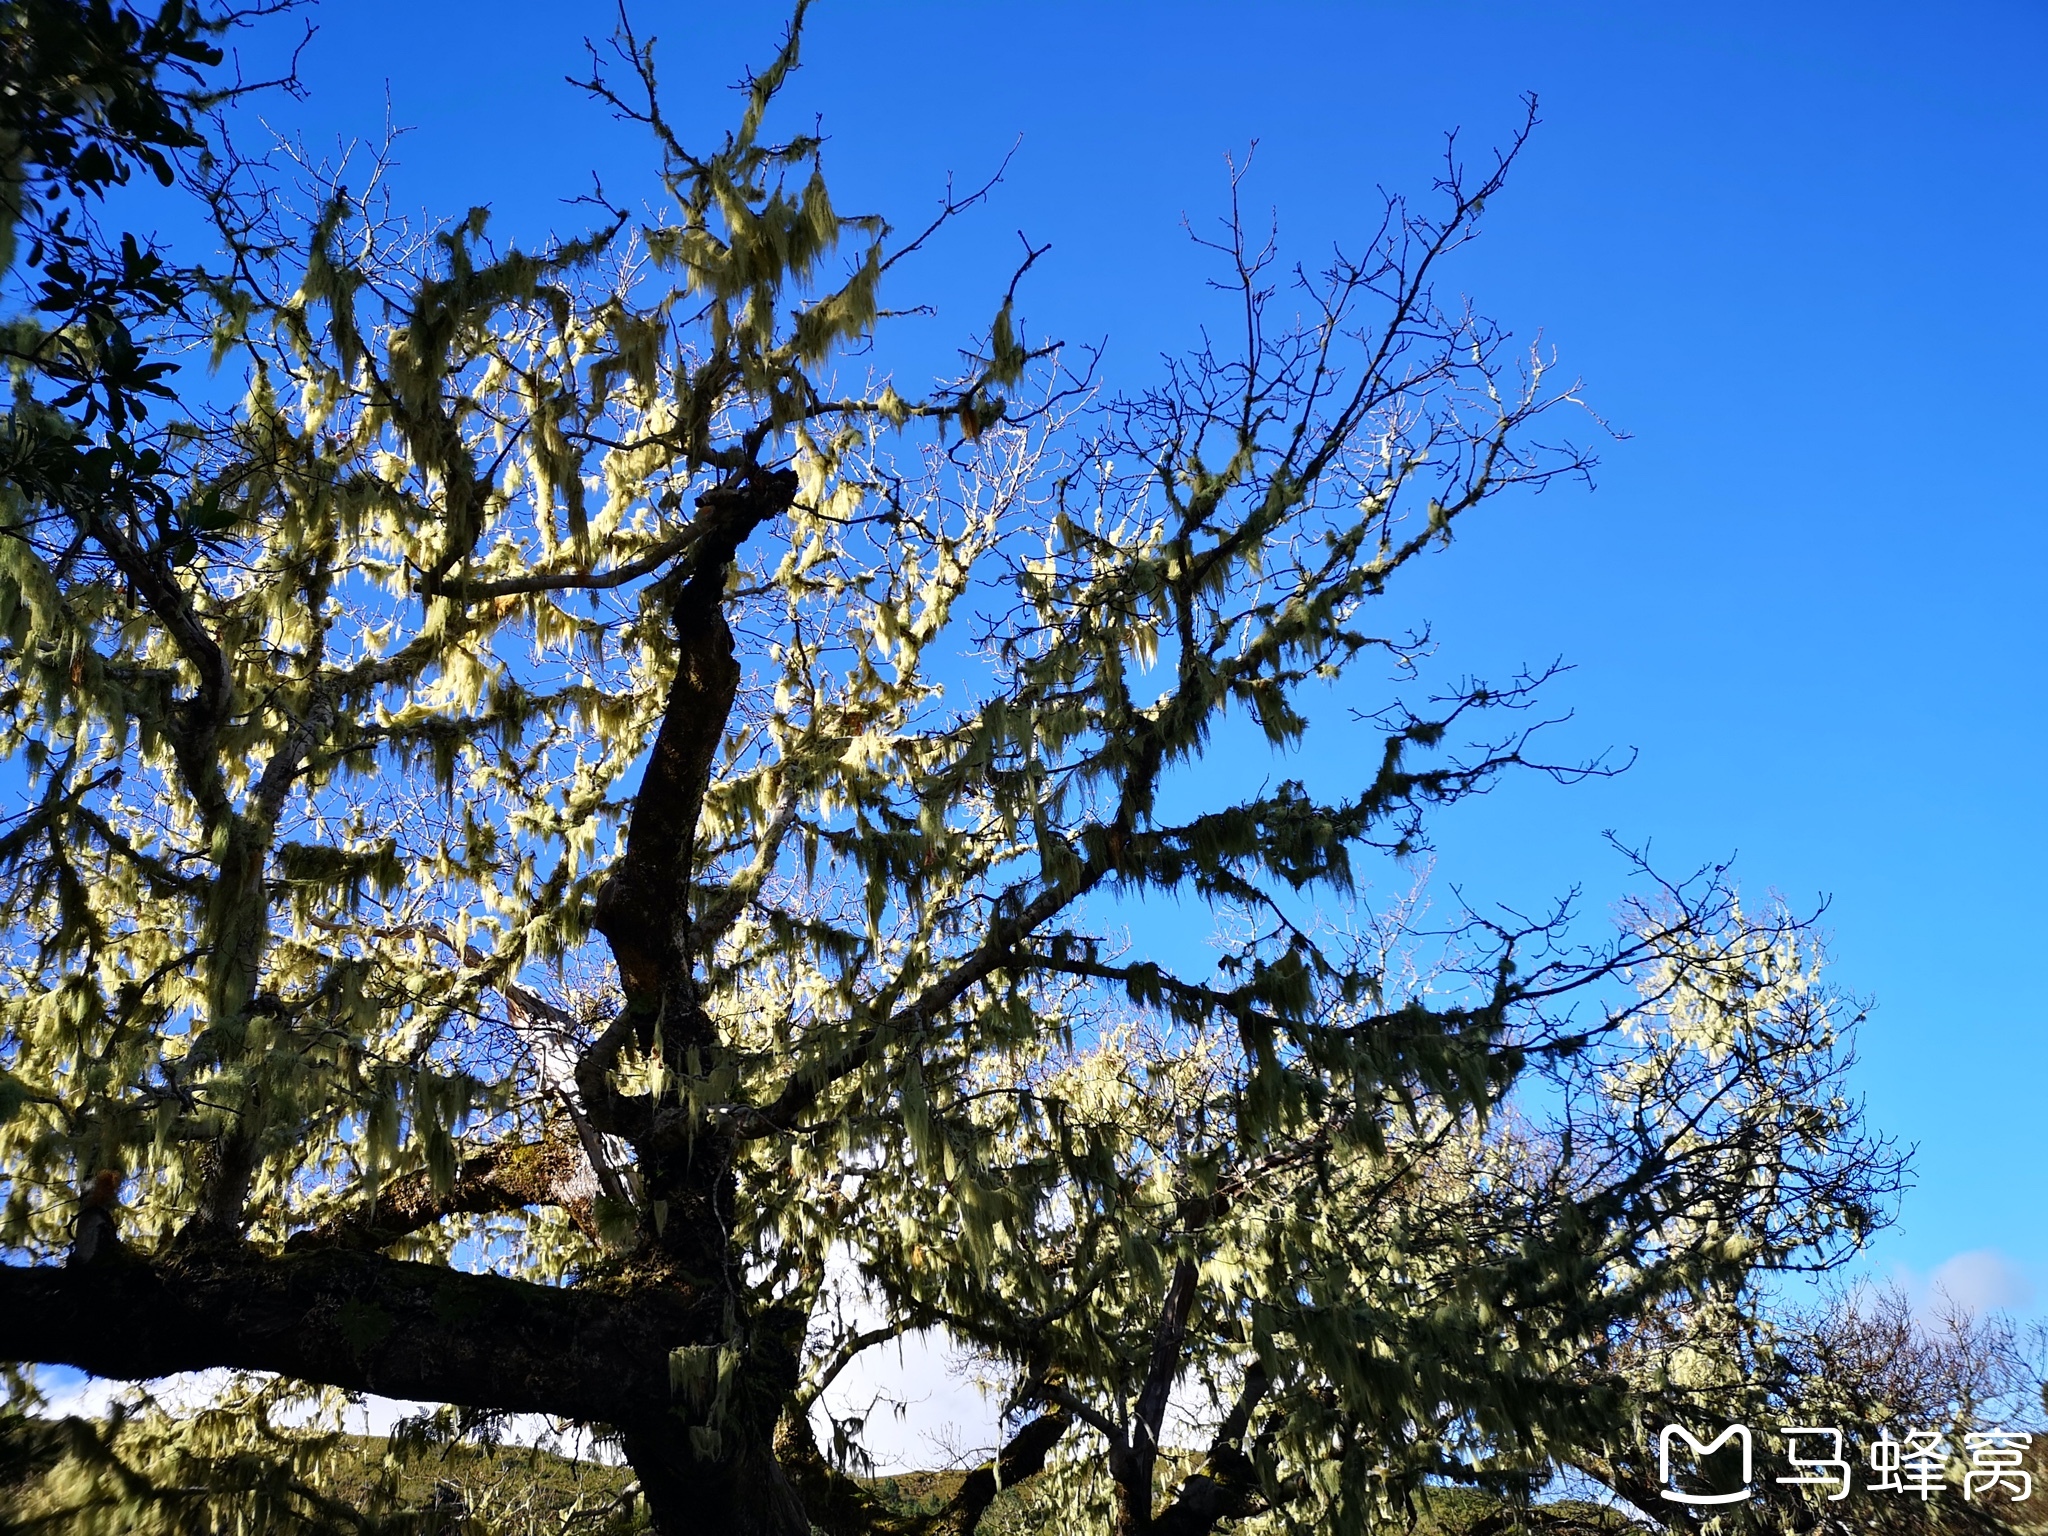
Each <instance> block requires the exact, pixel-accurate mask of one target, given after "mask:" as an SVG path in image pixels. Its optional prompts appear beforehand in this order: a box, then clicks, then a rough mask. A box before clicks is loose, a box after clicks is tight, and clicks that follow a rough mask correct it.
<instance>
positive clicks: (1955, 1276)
mask: <svg viewBox="0 0 2048 1536" xmlns="http://www.w3.org/2000/svg"><path fill="white" fill-rule="evenodd" d="M1895 1274H1896V1275H1897V1278H1898V1281H1899V1284H1900V1286H1901V1287H1902V1288H1903V1289H1904V1290H1905V1292H1906V1294H1907V1295H1908V1296H1909V1297H1910V1298H1912V1302H1913V1310H1914V1311H1915V1312H1919V1313H1922V1314H1923V1315H1924V1314H1926V1313H1929V1312H1934V1311H1938V1310H1940V1309H1941V1308H1942V1307H1943V1306H1944V1305H1953V1306H1958V1307H1961V1308H1963V1309H1964V1310H1965V1311H1969V1312H2024V1311H2027V1310H2029V1309H2031V1308H2032V1307H2033V1305H2034V1299H2035V1295H2036V1289H2035V1285H2034V1281H2033V1278H2032V1277H2031V1276H2030V1275H2029V1274H2028V1273H2027V1271H2026V1270H2025V1269H2024V1268H2023V1267H2022V1266H2021V1265H2020V1264H2019V1263H2018V1262H2016V1261H2015V1260H2014V1259H2012V1258H2011V1257H2010V1256H2008V1255H2006V1254H2003V1253H2001V1252H1999V1251H1998V1250H1997V1249H1996V1248H1973V1249H1971V1250H1970V1251H1969V1252H1967V1253H1958V1254H1956V1255H1954V1256H1953V1257H1951V1258H1947V1259H1944V1260H1942V1261H1941V1263H1939V1264H1937V1265H1935V1266H1934V1268H1933V1270H1932V1271H1931V1272H1929V1273H1928V1274H1926V1275H1922V1274H1920V1273H1919V1272H1918V1271H1915V1270H1911V1269H1907V1268H1905V1267H1904V1266H1903V1265H1902V1266H1900V1267H1899V1268H1898V1269H1897V1270H1896V1271H1895Z"/></svg>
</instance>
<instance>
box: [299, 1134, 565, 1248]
mask: <svg viewBox="0 0 2048 1536" xmlns="http://www.w3.org/2000/svg"><path fill="white" fill-rule="evenodd" d="M598 1189H599V1184H598V1180H597V1175H596V1173H595V1172H594V1171H593V1170H592V1168H591V1166H590V1162H589V1159H588V1158H587V1157H586V1155H585V1153H584V1149H583V1146H582V1144H581V1143H580V1142H579V1141H575V1140H571V1139H568V1138H566V1137H559V1136H557V1137H549V1138H545V1139H543V1140H540V1141H531V1142H500V1143H498V1144H496V1145H494V1146H490V1147H486V1148H485V1149H484V1150H483V1151H481V1152H478V1153H476V1154H474V1155H473V1156H470V1157H466V1158H464V1159H463V1160H462V1165H461V1167H460V1168H459V1169H458V1170H457V1171H456V1175H455V1182H454V1184H453V1185H452V1186H451V1187H450V1188H448V1189H446V1190H437V1189H436V1188H435V1187H434V1182H433V1180H432V1179H430V1178H428V1177H427V1176H426V1175H425V1174H423V1173H422V1174H415V1175H413V1176H412V1177H410V1178H406V1179H402V1180H399V1181H397V1182H395V1183H392V1184H387V1185H385V1186H384V1188H382V1189H381V1190H379V1191H378V1192H377V1198H376V1203H375V1205H373V1206H366V1207H365V1208H363V1209H362V1210H360V1211H356V1212H352V1213H350V1214H348V1215H346V1216H341V1217H337V1218H336V1219H334V1220H333V1221H328V1222H323V1223H321V1224H320V1225H319V1226H317V1227H313V1228H311V1229H309V1230H307V1231H304V1232H298V1233H294V1234H293V1235H292V1238H291V1240H290V1242H289V1243H287V1244H286V1247H287V1249H289V1250H290V1251H293V1252H302V1251H308V1250H312V1249H318V1248H345V1249H350V1250H353V1251H358V1252H368V1251H374V1250H376V1249H379V1248H384V1247H387V1246H389V1245H390V1244H392V1243H395V1242H397V1241H398V1240H399V1239H400V1238H403V1237H407V1236H409V1235H411V1234H412V1233H414V1232H417V1231H419V1230H420V1229H421V1228H422V1227H428V1226H431V1225H433V1224H434V1223H435V1222H437V1221H440V1220H442V1219H443V1218H444V1217H448V1216H463V1215H471V1216H475V1215H485V1214H489V1213H491V1212H494V1211H516V1210H521V1209H524V1208H525V1207H527V1206H532V1205H554V1206H560V1207H561V1208H562V1209H563V1210H565V1211H567V1212H568V1213H569V1216H570V1219H571V1220H573V1221H574V1222H575V1223H576V1225H577V1227H578V1228H579V1229H581V1230H582V1232H583V1234H584V1235H585V1236H586V1237H591V1238H595V1237H596V1236H597V1223H596V1219H595V1213H594V1206H595V1203H596V1197H597V1193H598Z"/></svg>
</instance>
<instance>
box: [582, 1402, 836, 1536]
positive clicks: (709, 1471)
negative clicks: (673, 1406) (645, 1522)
mask: <svg viewBox="0 0 2048 1536" xmlns="http://www.w3.org/2000/svg"><path fill="white" fill-rule="evenodd" d="M620 1437H621V1438H622V1439H623V1440H624V1442H625V1450H626V1460H627V1461H628V1462H630V1463H631V1464H632V1467H633V1472H634V1475H635V1476H636V1477H638V1478H639V1480H640V1491H641V1493H642V1495H643V1496H644V1497H645V1498H646V1500H647V1508H648V1512H649V1513H650V1514H651V1515H652V1516H653V1517H654V1528H655V1529H656V1530H657V1531H659V1532H660V1533H661V1536H810V1533H811V1522H810V1519H809V1517H808V1516H807V1515H806V1514H805V1513H804V1507H803V1502H802V1500H800V1499H799V1498H798V1497H797V1494H796V1490H795V1489H794V1488H792V1487H791V1486H790V1482H789V1479H788V1478H787V1477H786V1476H785V1475H784V1474H783V1471H782V1467H781V1466H780V1464H778V1463H777V1461H776V1460H775V1453H774V1451H773V1450H772V1449H771V1448H770V1445H769V1442H768V1440H767V1438H766V1437H764V1436H762V1435H761V1434H760V1433H759V1432H758V1430H757V1429H756V1428H753V1427H749V1428H747V1429H746V1430H744V1431H736V1430H735V1429H734V1428H732V1427H731V1426H728V1427H726V1428H724V1429H723V1430H722V1431H721V1432H720V1434H719V1441H720V1444H719V1449H718V1451H717V1453H716V1455H715V1457H713V1458H708V1459H700V1457H699V1456H698V1454H697V1448H696V1447H695V1446H694V1445H693V1444H692V1441H691V1431H690V1428H689V1427H688V1426H687V1425H685V1424H684V1423H683V1421H682V1419H681V1418H680V1417H678V1416H676V1415H673V1414H671V1415H669V1416H667V1417H665V1418H658V1419H649V1420H642V1421H640V1422H638V1423H634V1424H628V1425H621V1426H620ZM735 1442H737V1443H735Z"/></svg>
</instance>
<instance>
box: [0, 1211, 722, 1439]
mask: <svg viewBox="0 0 2048 1536" xmlns="http://www.w3.org/2000/svg"><path fill="white" fill-rule="evenodd" d="M718 1321H719V1320H718V1318H717V1317H716V1316H715V1315H712V1313H711V1309H710V1308H708V1307H706V1306H705V1305H704V1304H703V1303H702V1302H701V1301H700V1300H699V1299H698V1298H697V1297H696V1296H694V1295H692V1294H690V1293H687V1292H683V1291H679V1290H676V1289H673V1288H667V1287H662V1288H651V1289H648V1290H644V1291H641V1292H638V1293H636V1294H632V1295H606V1294H602V1293H598V1292H594V1291H591V1290H588V1289H576V1290H570V1289H566V1288H562V1287H557V1286H545V1285H530V1284H527V1283H525V1282H523V1281H518V1280H508V1279H504V1278H502V1277H500V1276H496V1275H473V1274H468V1273H465V1272H463V1271H461V1270H452V1269H445V1268H441V1267H439V1266H435V1265H429V1264H414V1263H409V1262H405V1261H403V1260H397V1259H387V1258H383V1257H380V1256H377V1255H373V1254H361V1253H347V1252H341V1251H328V1252H318V1253H304V1254H292V1255H287V1256H286V1257H283V1258H265V1257H261V1256H258V1255H255V1254H253V1253H251V1252H249V1251H248V1250H246V1249H236V1250H221V1249H206V1250H195V1251H188V1252H183V1253H179V1254H177V1255H175V1256H173V1257H171V1258H169V1259H164V1260H158V1261H149V1260H141V1259H128V1258H125V1257H124V1258H117V1259H115V1260H113V1261H110V1262H102V1263H98V1264H92V1265H84V1266H74V1267H71V1268H56V1267H53V1266H47V1265H38V1266H34V1267H22V1266H14V1265H0V1359H6V1360H15V1361H35V1362H38V1363H42V1364H48V1365H69V1366H73V1367H76V1368H77V1369H79V1370H83V1371H90V1372H92V1373H93V1374H94V1375H97V1376H108V1377H113V1378H116V1379H119V1380H125V1381H141V1380H146V1379H148V1378H150V1377H155V1376H167V1375H170V1374H171V1373H172V1372H175V1371H199V1370H211V1369H216V1368H219V1367H228V1368H231V1369H239V1370H256V1371H275V1372H277V1373H279V1374H280V1375H285V1376H290V1377H294V1378H296V1379H298V1380H301V1381H311V1382H324V1383H326V1384H328V1385H331V1386H337V1387H342V1388H346V1389H349V1390H352V1391H360V1392H381V1393H385V1394H388V1395H390V1396H393V1397H406V1398H423V1399H427V1400H430V1401H433V1402H442V1403H459V1404H462V1405H464V1406H468V1407H474V1408H491V1409H502V1410H505V1411H508V1412H514V1413H550V1414H557V1415H566V1416H570V1417H576V1418H586V1419H590V1420H593V1421H596V1422H601V1423H619V1422H621V1421H623V1420H627V1419H633V1418H642V1417H647V1418H656V1419H659V1418H661V1417H663V1416H665V1415H666V1414H667V1413H668V1411H669V1407H670V1390H669V1375H668V1354H669V1351H670V1350H671V1349H675V1348H677V1347H679V1346H682V1345H685V1344H694V1343H700V1342H702V1341H703V1340H705V1339H706V1338H708V1337H711V1336H712V1335H713V1331H714V1329H715V1328H716V1326H717V1323H718Z"/></svg>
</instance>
